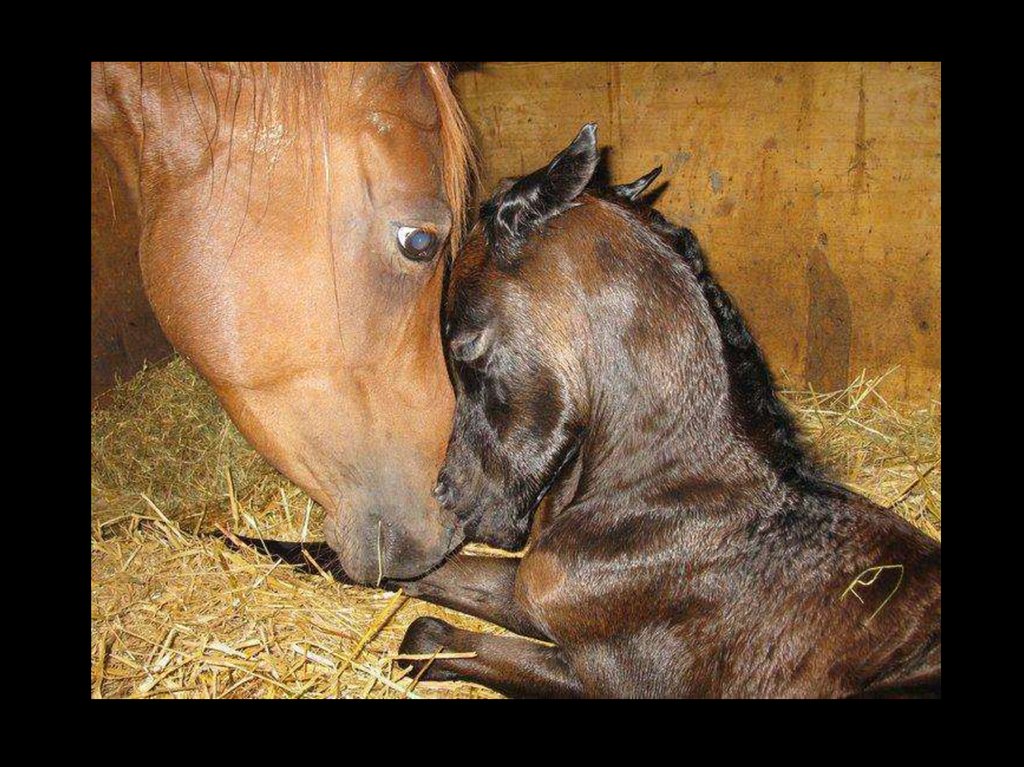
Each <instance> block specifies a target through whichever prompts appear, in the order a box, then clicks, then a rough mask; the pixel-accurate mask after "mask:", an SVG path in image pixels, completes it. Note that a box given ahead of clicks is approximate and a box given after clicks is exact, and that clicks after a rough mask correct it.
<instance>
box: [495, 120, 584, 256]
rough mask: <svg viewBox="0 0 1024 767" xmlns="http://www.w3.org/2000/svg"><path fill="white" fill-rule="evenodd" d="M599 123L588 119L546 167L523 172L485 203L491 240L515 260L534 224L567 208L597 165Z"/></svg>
mask: <svg viewBox="0 0 1024 767" xmlns="http://www.w3.org/2000/svg"><path fill="white" fill-rule="evenodd" d="M597 161H598V154H597V125H596V124H595V123H587V124H586V125H584V126H583V128H582V129H581V130H580V132H579V133H578V134H577V135H576V138H575V139H573V142H572V143H571V144H569V146H567V147H566V148H565V149H563V150H562V151H561V152H559V153H558V154H557V155H555V157H554V158H553V159H552V160H551V162H549V163H548V164H547V165H546V166H545V167H543V168H541V169H540V170H536V171H534V172H533V173H531V174H530V175H528V176H523V177H522V178H521V179H519V180H518V181H516V182H515V183H514V184H512V185H511V186H510V187H508V188H507V189H504V190H502V191H501V192H500V193H499V194H498V195H496V196H495V197H494V199H493V201H492V202H491V203H489V204H488V205H485V214H486V215H487V217H488V219H489V223H488V226H487V229H488V236H489V237H490V240H491V244H492V245H493V246H494V247H495V249H496V250H497V252H498V255H499V256H500V257H502V258H503V259H505V260H511V258H512V254H513V253H514V252H515V248H516V246H517V245H518V244H519V243H520V241H521V240H522V239H523V238H524V237H526V236H527V235H528V234H529V233H530V232H531V231H532V230H533V229H534V228H536V227H537V226H539V225H540V224H542V223H543V222H544V221H546V220H547V219H549V218H552V217H553V216H557V215H558V214H559V213H562V212H563V211H565V210H567V209H568V208H569V207H570V206H571V205H572V202H573V200H575V199H576V198H577V197H579V196H580V194H581V193H582V192H583V190H584V189H585V188H586V187H587V184H588V183H589V182H590V178H591V176H593V175H594V169H595V168H596V167H597Z"/></svg>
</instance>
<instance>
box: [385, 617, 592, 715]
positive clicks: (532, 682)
mask: <svg viewBox="0 0 1024 767" xmlns="http://www.w3.org/2000/svg"><path fill="white" fill-rule="evenodd" d="M438 651H440V652H441V653H470V652H472V653H476V657H474V658H435V659H434V660H433V661H422V660H421V661H413V662H412V665H413V672H414V673H419V672H420V671H421V670H422V669H423V667H424V666H427V663H429V665H428V666H427V668H426V670H425V671H423V675H422V676H421V677H420V679H423V680H427V681H438V682H451V681H455V680H459V681H463V682H475V683H477V684H482V685H484V686H485V687H490V688H491V689H492V690H497V691H498V692H501V693H503V694H505V695H508V696H510V697H513V698H579V697H582V696H583V686H582V684H581V683H580V680H579V679H578V678H577V676H576V674H575V672H573V670H572V668H571V667H570V666H569V664H568V663H567V662H566V660H565V658H564V656H563V655H562V653H561V651H560V650H559V649H558V648H557V647H549V646H546V645H542V644H538V643H537V642H531V641H530V640H529V639H522V638H520V637H508V636H495V635H493V634H480V633H477V632H475V631H465V630H463V629H459V628H456V627H455V626H452V625H451V624H449V623H445V622H444V621H442V620H438V619H437V618H417V619H416V620H415V621H413V623H412V625H411V626H409V629H408V631H406V632H405V638H404V639H403V640H402V645H401V647H400V648H399V654H400V655H433V654H434V653H437V652H438ZM400 662H402V663H409V661H400Z"/></svg>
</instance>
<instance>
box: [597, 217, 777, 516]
mask: <svg viewBox="0 0 1024 767" xmlns="http://www.w3.org/2000/svg"><path fill="white" fill-rule="evenodd" d="M631 223H633V224H634V227H633V228H632V229H631V230H630V231H628V232H627V234H626V235H625V236H624V237H623V238H621V240H613V241H612V242H611V247H612V248H613V249H615V250H617V251H622V250H625V251H626V252H616V253H615V254H614V256H615V263H617V264H618V265H619V266H618V270H617V272H618V273H616V274H615V275H614V276H613V277H612V278H611V280H610V281H609V285H612V286H614V287H615V288H616V290H617V291H618V292H622V290H623V286H626V288H625V289H626V290H628V291H629V292H630V294H631V296H632V299H633V300H632V303H630V302H629V301H626V302H625V303H626V304H629V305H630V307H631V308H630V309H627V311H626V316H623V314H622V312H621V311H620V312H618V313H614V312H612V313H609V312H605V311H603V310H602V309H601V307H600V305H599V302H592V305H596V306H597V308H596V309H595V311H594V312H593V313H592V315H591V317H590V320H591V335H592V337H593V338H594V339H596V340H595V342H594V343H593V347H592V350H591V354H590V357H591V358H590V360H589V361H588V367H589V379H590V388H591V402H590V406H591V407H590V419H589V421H590V423H589V426H588V429H587V437H586V440H585V442H584V445H583V449H582V450H581V461H582V463H583V472H582V475H581V482H580V486H579V487H580V492H582V493H584V494H587V493H590V494H593V493H597V494H606V493H608V494H614V493H617V494H621V493H623V492H626V491H629V490H636V491H638V492H640V493H642V494H646V493H647V492H648V490H650V489H651V488H655V487H657V488H660V489H665V488H675V489H678V491H679V493H678V495H679V497H680V498H683V497H685V495H686V490H687V488H689V489H691V490H693V491H694V492H696V493H703V492H706V491H707V490H708V489H709V488H715V492H716V493H720V492H725V493H729V492H730V490H731V489H735V490H736V491H737V492H740V491H742V492H749V490H750V488H751V487H753V486H759V485H760V486H763V487H765V488H768V487H774V485H775V484H776V480H777V478H776V476H775V472H773V470H772V469H771V467H770V465H769V461H768V460H767V458H766V457H765V456H763V455H762V454H761V452H759V450H758V448H757V447H756V446H755V445H753V444H752V443H751V441H750V440H749V439H748V438H746V436H745V435H744V434H742V432H741V426H740V424H739V423H738V422H737V421H738V419H737V418H736V417H735V416H736V408H735V404H736V403H734V402H733V400H732V397H733V395H732V393H731V389H730V371H729V369H728V362H727V359H726V354H725V349H724V342H723V339H722V334H721V331H720V328H719V326H718V323H717V321H716V319H715V316H714V314H713V311H712V309H711V307H710V306H709V304H708V302H707V299H706V297H705V296H704V294H703V292H702V289H701V286H700V285H699V283H698V280H697V279H696V277H695V275H694V274H693V273H692V271H691V270H690V268H689V267H688V266H687V265H686V264H685V263H684V262H683V261H682V260H681V259H679V258H678V257H677V256H676V254H674V253H672V252H671V250H670V249H669V248H668V247H667V246H666V245H665V244H664V243H663V242H662V241H661V240H659V239H658V238H657V237H655V236H653V235H651V233H650V232H649V231H647V230H646V229H643V228H640V227H639V226H638V225H636V223H635V222H631ZM638 246H639V247H638ZM599 257H601V255H600V254H599ZM620 303H621V298H620Z"/></svg>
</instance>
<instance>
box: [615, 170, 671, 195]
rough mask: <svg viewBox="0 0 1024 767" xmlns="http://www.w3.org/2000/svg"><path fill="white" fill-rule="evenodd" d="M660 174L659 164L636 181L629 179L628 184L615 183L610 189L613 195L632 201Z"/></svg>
mask: <svg viewBox="0 0 1024 767" xmlns="http://www.w3.org/2000/svg"><path fill="white" fill-rule="evenodd" d="M660 175H661V166H660V165H659V166H658V167H657V168H655V169H654V170H652V171H650V172H648V173H646V174H645V175H643V176H641V177H640V178H638V179H637V180H636V181H630V182H629V183H628V184H616V185H615V186H613V187H612V188H611V189H612V192H613V193H614V194H615V195H617V196H619V197H622V198H625V199H627V200H629V201H631V202H632V201H633V200H635V199H636V198H637V197H639V196H640V195H642V194H643V193H644V190H645V189H646V188H647V187H649V186H650V185H651V182H652V181H654V179H656V178H657V177H658V176H660Z"/></svg>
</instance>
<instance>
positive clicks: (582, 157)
mask: <svg viewBox="0 0 1024 767" xmlns="http://www.w3.org/2000/svg"><path fill="white" fill-rule="evenodd" d="M597 160H598V154H597V123H587V124H586V125H584V126H583V127H582V128H580V132H579V133H577V134H576V138H574V139H573V140H572V143H571V144H569V146H567V147H566V148H565V149H563V150H562V151H561V152H559V153H558V154H556V155H555V157H554V159H553V160H552V161H551V162H549V163H548V167H547V168H545V169H544V182H543V189H542V193H544V194H546V195H547V196H548V200H547V201H548V204H549V205H551V206H553V207H557V208H559V210H556V211H554V212H551V213H549V215H557V213H561V212H562V210H565V208H567V207H569V204H570V203H571V202H572V201H573V200H575V199H576V198H577V197H579V196H580V193H581V192H582V191H583V190H584V189H586V187H587V184H589V183H590V178H591V176H593V175H594V169H595V168H596V167H597Z"/></svg>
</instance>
